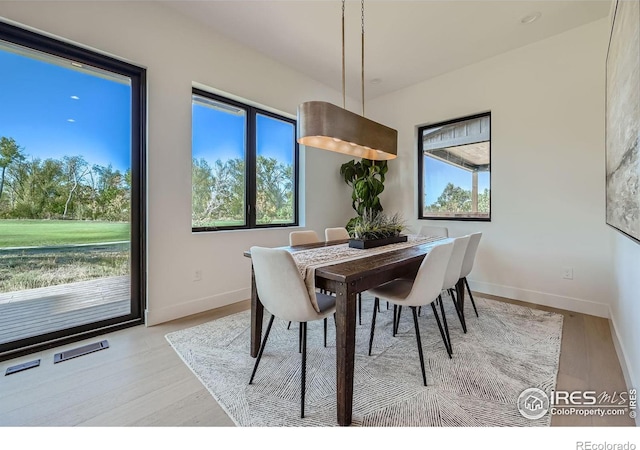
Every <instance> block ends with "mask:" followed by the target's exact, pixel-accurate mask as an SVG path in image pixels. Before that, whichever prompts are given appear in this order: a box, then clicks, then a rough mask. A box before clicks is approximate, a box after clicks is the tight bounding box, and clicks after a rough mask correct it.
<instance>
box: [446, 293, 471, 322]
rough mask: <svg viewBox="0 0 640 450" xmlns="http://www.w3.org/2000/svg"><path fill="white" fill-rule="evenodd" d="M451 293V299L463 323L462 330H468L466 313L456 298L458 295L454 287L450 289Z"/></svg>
mask: <svg viewBox="0 0 640 450" xmlns="http://www.w3.org/2000/svg"><path fill="white" fill-rule="evenodd" d="M449 295H451V300H453V306H455V307H456V313H457V314H458V319H460V325H462V331H464V332H465V333H466V332H467V324H466V323H465V321H464V315H463V313H462V311H461V310H460V305H459V304H458V301H457V300H456V296H455V295H454V293H453V289H449Z"/></svg>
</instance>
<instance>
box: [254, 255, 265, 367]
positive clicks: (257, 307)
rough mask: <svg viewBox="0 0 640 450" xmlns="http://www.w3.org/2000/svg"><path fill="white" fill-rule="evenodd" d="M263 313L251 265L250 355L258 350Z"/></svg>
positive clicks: (255, 353)
mask: <svg viewBox="0 0 640 450" xmlns="http://www.w3.org/2000/svg"><path fill="white" fill-rule="evenodd" d="M263 314H264V306H262V303H261V302H260V298H259V297H258V290H257V289H256V275H255V273H254V272H253V265H252V266H251V356H252V357H253V358H255V357H256V356H258V351H259V350H260V341H261V340H262V316H263Z"/></svg>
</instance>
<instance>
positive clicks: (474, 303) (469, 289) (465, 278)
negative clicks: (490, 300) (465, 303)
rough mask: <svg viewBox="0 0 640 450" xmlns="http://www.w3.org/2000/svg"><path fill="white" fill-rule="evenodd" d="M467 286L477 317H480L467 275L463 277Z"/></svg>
mask: <svg viewBox="0 0 640 450" xmlns="http://www.w3.org/2000/svg"><path fill="white" fill-rule="evenodd" d="M463 280H464V284H465V286H467V292H469V298H470V299H471V304H472V305H473V310H474V311H475V312H476V317H480V316H479V315H478V310H477V309H476V302H474V301H473V295H472V294H471V288H470V287H469V282H468V281H467V277H464V278H463Z"/></svg>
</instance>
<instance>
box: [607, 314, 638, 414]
mask: <svg viewBox="0 0 640 450" xmlns="http://www.w3.org/2000/svg"><path fill="white" fill-rule="evenodd" d="M609 317H610V319H609V321H610V324H611V339H613V346H614V347H615V349H616V354H617V355H618V360H619V361H620V368H621V369H622V375H623V376H624V382H625V384H626V385H627V389H632V388H634V389H639V388H640V386H638V385H636V384H635V382H634V380H636V377H635V375H634V373H633V369H632V368H631V365H630V364H629V360H628V359H627V352H626V351H625V347H624V344H623V343H622V339H620V335H619V334H618V326H617V325H616V320H615V317H614V315H613V311H611V309H610V310H609ZM635 421H636V426H637V427H638V426H640V417H636V418H635Z"/></svg>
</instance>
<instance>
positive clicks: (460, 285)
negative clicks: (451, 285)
mask: <svg viewBox="0 0 640 450" xmlns="http://www.w3.org/2000/svg"><path fill="white" fill-rule="evenodd" d="M456 297H458V307H459V308H460V318H461V319H462V324H463V328H464V329H465V333H466V332H467V331H466V329H467V321H466V319H465V318H464V279H463V278H460V279H459V280H458V282H457V283H456Z"/></svg>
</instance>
